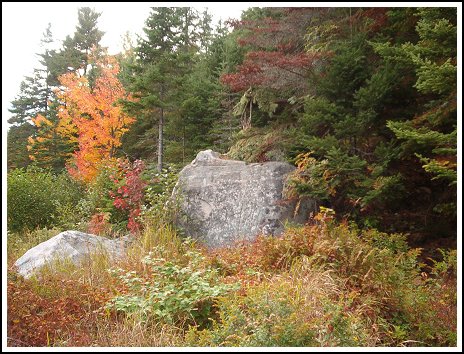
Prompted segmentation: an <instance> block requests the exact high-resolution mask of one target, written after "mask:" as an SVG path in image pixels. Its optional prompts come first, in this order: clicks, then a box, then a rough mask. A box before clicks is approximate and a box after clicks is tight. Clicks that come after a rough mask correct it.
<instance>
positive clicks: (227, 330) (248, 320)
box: [186, 283, 317, 347]
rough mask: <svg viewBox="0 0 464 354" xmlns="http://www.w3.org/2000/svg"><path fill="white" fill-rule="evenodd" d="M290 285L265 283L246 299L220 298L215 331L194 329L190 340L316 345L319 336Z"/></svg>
mask: <svg viewBox="0 0 464 354" xmlns="http://www.w3.org/2000/svg"><path fill="white" fill-rule="evenodd" d="M292 295H293V294H292V293H291V292H289V288H288V285H287V284H285V283H280V284H263V285H261V286H257V287H255V288H252V289H249V291H248V292H247V294H246V296H240V295H233V296H229V297H223V298H221V299H220V301H219V304H218V307H219V321H214V322H213V326H212V328H211V329H207V330H203V331H199V330H198V328H197V327H192V328H191V329H190V331H189V333H187V336H186V341H187V344H188V345H193V346H219V347H238V346H244V347H304V346H315V345H316V344H317V342H316V341H315V338H314V337H315V333H314V331H313V330H312V329H311V327H310V325H309V324H308V323H305V321H304V319H303V317H302V316H301V313H299V310H300V309H301V306H302V305H303V304H302V303H299V301H298V300H299V299H298V300H295V299H294V298H293V297H292Z"/></svg>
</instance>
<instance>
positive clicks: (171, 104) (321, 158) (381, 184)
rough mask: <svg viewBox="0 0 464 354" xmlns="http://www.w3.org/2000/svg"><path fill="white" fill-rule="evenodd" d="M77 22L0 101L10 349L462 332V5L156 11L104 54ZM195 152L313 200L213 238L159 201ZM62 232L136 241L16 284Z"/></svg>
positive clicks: (426, 340)
mask: <svg viewBox="0 0 464 354" xmlns="http://www.w3.org/2000/svg"><path fill="white" fill-rule="evenodd" d="M77 15H78V16H77V20H78V25H77V26H76V30H75V32H74V33H73V34H70V35H68V36H67V37H66V38H65V39H64V40H62V41H59V42H57V39H55V38H54V37H53V34H52V28H51V26H48V28H46V29H45V32H44V35H43V39H42V42H41V44H42V52H41V53H39V54H38V55H39V58H40V61H39V64H40V65H38V67H37V68H35V70H34V74H33V75H32V76H30V77H25V78H24V81H23V82H22V83H21V85H20V88H19V92H18V94H17V96H16V98H15V100H14V101H13V102H12V103H11V109H10V112H11V113H12V116H11V118H10V119H9V120H8V123H9V124H10V126H9V129H8V135H7V138H8V139H7V140H8V141H7V165H8V177H7V182H8V183H7V198H8V200H7V204H8V209H7V221H8V225H7V229H8V230H7V231H8V233H7V246H8V247H7V248H8V257H7V258H8V260H7V269H8V277H7V282H8V287H7V297H6V299H7V301H8V306H7V309H8V318H7V328H8V329H7V333H8V338H7V342H8V345H9V346H23V347H24V346H89V347H95V346H104V347H110V346H125V347H128V346H136V347H145V346H149V347H156V346H174V347H184V346H187V347H192V346H226V347H228V346H245V347H256V346H261V347H267V346H269V347H276V346H285V347H300V346H304V347H315V346H324V347H325V346H348V347H357V346H367V347H375V346H381V347H386V346H400V347H406V346H408V347H409V346H425V347H429V346H433V347H436V346H442V347H445V346H451V347H456V346H457V345H458V343H461V345H462V342H461V341H462V339H461V341H460V340H459V338H458V336H459V335H458V332H459V331H457V328H458V322H457V321H458V317H457V309H458V304H457V298H458V292H459V291H460V290H459V289H458V287H457V283H458V282H457V250H456V244H457V237H458V235H457V183H458V178H457V134H458V133H457V113H458V112H457V100H458V97H457V55H458V53H457V26H458V24H457V8H452V7H442V8H438V7H427V8H412V7H401V8H399V7H398V8H395V7H390V8H382V7H376V8H367V7H365V8H303V7H298V8H283V7H280V8H270V7H269V8H266V7H264V8H249V9H248V10H246V11H244V12H243V13H242V16H241V18H240V19H239V20H230V21H227V22H225V23H219V24H218V25H213V24H212V17H211V15H210V14H209V13H208V12H207V11H203V12H199V11H198V10H196V9H194V8H188V7H183V8H176V7H169V8H167V7H163V8H161V7H154V8H152V9H151V11H150V13H147V19H146V21H145V27H144V34H143V35H142V36H140V37H138V38H137V39H136V40H134V41H133V40H132V39H131V37H130V36H127V37H126V38H125V40H124V50H123V51H122V52H121V53H119V54H117V55H109V54H108V52H107V50H106V48H103V47H102V46H101V45H100V41H101V39H102V37H103V36H104V33H103V32H102V31H101V30H100V29H99V28H98V20H99V17H100V13H97V12H95V11H94V10H92V9H90V8H88V7H83V8H80V9H79V10H78V14H77ZM121 25H123V24H121ZM55 43H61V45H60V48H59V49H56V48H57V47H56V45H55ZM204 149H213V150H215V151H218V152H220V153H221V154H223V156H224V157H225V158H230V159H240V160H244V161H247V162H266V161H287V162H289V163H291V164H293V165H295V166H296V169H295V171H294V172H293V173H292V174H291V175H290V178H289V180H288V183H287V186H286V188H285V193H284V194H285V196H284V197H285V198H286V199H292V200H293V201H298V200H299V199H302V198H314V199H316V200H317V201H318V202H319V204H320V212H319V213H316V215H311V216H310V217H308V221H307V223H306V224H305V225H286V228H285V231H284V233H283V235H281V236H279V237H262V236H258V237H257V239H256V240H255V241H253V242H248V243H247V242H242V243H240V242H238V243H237V245H234V247H231V248H224V249H218V250H206V249H205V248H204V247H202V245H199V244H197V243H196V242H195V241H194V240H192V239H190V238H186V237H185V234H184V233H183V230H181V229H180V228H176V227H175V226H174V223H173V220H174V216H175V213H176V209H175V206H174V205H173V203H167V201H168V200H171V201H172V199H171V195H172V190H173V187H174V185H175V184H176V181H177V174H178V172H179V171H180V170H181V168H183V167H184V166H185V165H187V164H188V163H190V161H191V160H192V159H193V158H194V157H195V156H196V154H197V153H198V152H199V151H201V150H204ZM65 230H78V231H82V232H88V233H92V234H97V235H101V236H105V237H108V238H113V239H118V240H120V239H119V237H120V236H127V235H128V234H130V235H131V237H132V238H131V239H132V243H131V244H130V246H128V249H127V251H126V254H125V256H124V257H123V258H122V259H118V260H114V259H110V258H109V257H108V255H105V254H98V253H96V254H91V255H89V257H87V258H86V259H85V262H84V263H83V264H81V265H79V266H76V265H74V264H71V263H69V262H66V261H64V260H61V259H56V260H54V261H53V262H51V263H50V265H48V266H46V267H43V269H41V270H40V272H38V273H37V275H35V276H33V277H32V278H30V279H24V278H22V277H21V276H19V275H18V273H17V272H16V270H15V266H14V263H15V262H16V260H17V259H18V258H19V257H21V256H22V255H23V254H24V253H25V252H26V251H27V250H29V249H30V248H32V247H34V246H36V245H38V244H40V243H41V242H43V241H46V240H49V239H50V238H51V237H53V236H56V235H57V234H59V233H60V232H62V231H65Z"/></svg>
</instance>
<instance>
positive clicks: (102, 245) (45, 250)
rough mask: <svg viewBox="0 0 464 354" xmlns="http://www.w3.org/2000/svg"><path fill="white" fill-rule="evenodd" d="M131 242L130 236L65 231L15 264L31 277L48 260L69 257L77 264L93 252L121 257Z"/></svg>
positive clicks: (21, 271)
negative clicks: (110, 237)
mask: <svg viewBox="0 0 464 354" xmlns="http://www.w3.org/2000/svg"><path fill="white" fill-rule="evenodd" d="M129 243H130V238H129V237H125V238H121V239H119V240H110V239H107V238H105V237H101V236H96V235H92V234H86V233H83V232H80V231H64V232H61V233H60V234H58V235H56V236H54V237H52V238H51V239H49V240H47V241H45V242H42V243H40V244H38V245H37V246H35V247H33V248H31V249H30V250H28V251H27V252H26V253H25V254H24V255H23V256H22V257H20V258H19V259H18V260H17V261H16V262H15V266H16V269H17V271H18V273H19V274H21V275H22V276H24V277H25V278H29V277H30V276H31V275H32V274H34V273H35V272H36V271H37V270H38V269H40V268H41V267H42V266H44V265H45V264H46V263H47V262H51V261H54V260H56V259H64V258H67V259H69V260H70V261H71V262H73V263H74V264H76V265H77V264H79V263H80V261H82V260H83V259H84V258H85V257H86V256H88V255H90V254H91V253H97V252H102V253H106V254H108V255H109V256H110V257H113V258H114V257H116V258H117V257H121V256H123V255H124V253H125V249H126V247H127V245H128V244H129Z"/></svg>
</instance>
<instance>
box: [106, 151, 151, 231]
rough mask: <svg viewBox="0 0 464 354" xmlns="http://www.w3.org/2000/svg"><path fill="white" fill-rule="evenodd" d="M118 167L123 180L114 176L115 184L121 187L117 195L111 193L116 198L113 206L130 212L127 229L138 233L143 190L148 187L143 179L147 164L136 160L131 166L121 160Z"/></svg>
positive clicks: (126, 161)
mask: <svg viewBox="0 0 464 354" xmlns="http://www.w3.org/2000/svg"><path fill="white" fill-rule="evenodd" d="M118 165H119V169H120V171H121V174H122V178H121V179H118V177H116V176H113V182H114V183H115V184H116V185H118V186H119V187H118V189H117V191H116V193H114V192H110V196H111V197H112V198H114V202H113V205H114V206H115V207H116V208H117V209H121V210H126V211H128V213H129V222H128V224H127V228H128V229H129V230H130V231H131V232H137V231H139V230H140V228H141V225H140V223H139V221H138V220H137V218H138V217H139V215H140V212H141V207H142V204H143V195H144V194H143V189H144V188H145V186H146V185H147V184H146V182H145V181H144V180H143V179H142V178H141V174H142V172H143V170H144V169H145V164H144V162H143V161H142V160H135V161H134V163H132V164H131V163H130V162H129V161H128V160H121V159H120V160H118Z"/></svg>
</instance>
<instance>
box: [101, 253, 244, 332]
mask: <svg viewBox="0 0 464 354" xmlns="http://www.w3.org/2000/svg"><path fill="white" fill-rule="evenodd" d="M185 257H186V258H187V264H186V265H182V264H179V263H176V262H175V261H167V260H166V259H164V258H154V257H153V256H152V253H150V254H149V255H147V256H145V257H144V258H143V259H142V263H143V264H145V265H146V266H147V267H148V268H149V273H150V277H147V278H145V277H142V276H137V274H136V273H135V272H134V271H129V272H124V271H123V270H122V269H112V270H111V272H112V273H113V274H114V275H115V276H116V277H117V278H118V279H119V280H120V281H122V282H123V283H124V284H125V285H126V286H127V288H128V293H127V294H125V295H119V296H116V297H114V298H113V299H111V300H110V301H109V302H108V304H107V305H106V309H116V310H117V311H120V312H123V313H126V314H130V315H134V314H135V315H137V316H140V318H141V320H142V321H144V322H145V321H149V320H152V319H156V320H159V321H163V322H165V323H170V324H173V323H178V324H182V323H185V322H189V323H192V322H193V323H195V324H197V325H205V324H206V323H207V322H208V321H209V318H210V317H211V316H212V314H213V312H214V304H215V301H216V299H217V298H218V297H220V296H222V295H225V294H226V293H228V292H229V291H232V290H234V289H237V286H236V285H231V284H223V283H221V282H220V281H219V279H218V276H217V272H216V270H215V269H212V268H209V267H206V268H205V267H202V266H201V264H202V263H203V262H204V257H203V256H202V255H201V254H200V253H199V252H197V251H187V253H186V255H185Z"/></svg>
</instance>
